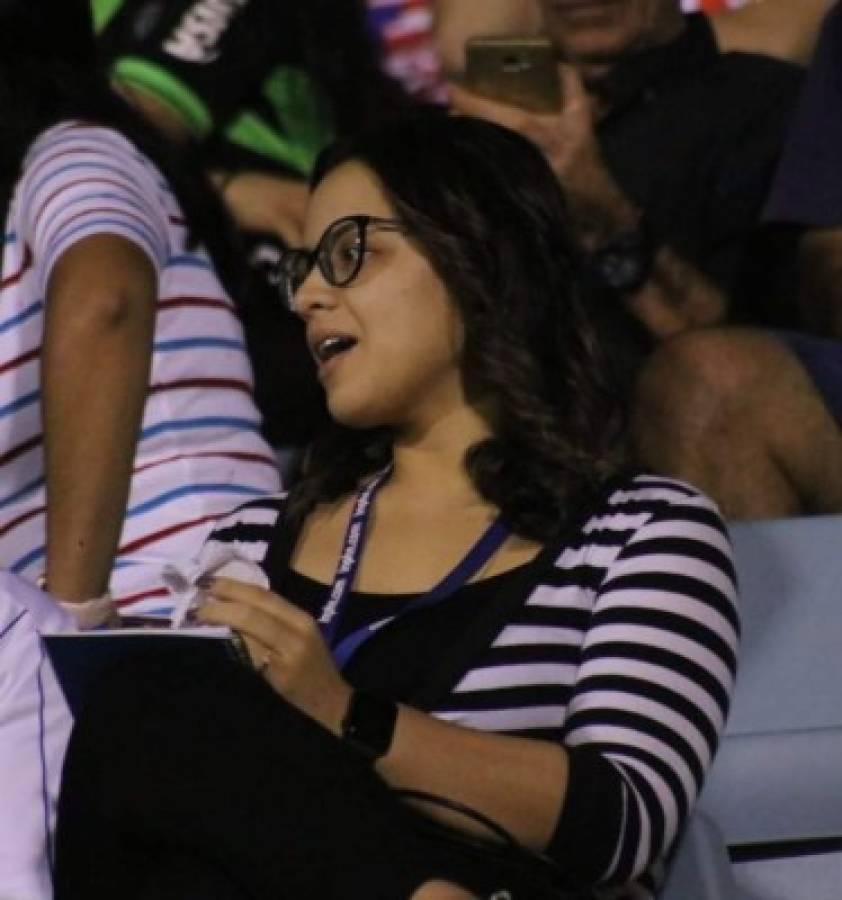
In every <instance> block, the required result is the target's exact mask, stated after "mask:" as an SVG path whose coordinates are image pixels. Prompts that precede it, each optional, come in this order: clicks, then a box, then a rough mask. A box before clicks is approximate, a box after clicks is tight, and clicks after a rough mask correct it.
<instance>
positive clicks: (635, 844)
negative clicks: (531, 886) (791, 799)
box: [554, 490, 739, 884]
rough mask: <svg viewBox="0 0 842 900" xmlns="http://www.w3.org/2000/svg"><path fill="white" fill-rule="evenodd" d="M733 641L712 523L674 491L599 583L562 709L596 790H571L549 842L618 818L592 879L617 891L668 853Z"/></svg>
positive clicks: (721, 712) (728, 686)
mask: <svg viewBox="0 0 842 900" xmlns="http://www.w3.org/2000/svg"><path fill="white" fill-rule="evenodd" d="M738 640H739V622H738V617H737V612H736V576H735V571H734V566H733V562H732V557H731V550H730V543H729V541H728V538H727V536H726V533H725V530H724V527H723V525H722V523H721V520H720V518H719V516H718V514H717V512H716V510H715V508H714V507H713V505H712V504H711V503H710V501H708V500H707V499H706V498H704V497H701V496H699V495H698V494H691V493H690V492H688V493H687V495H686V496H683V497H682V496H681V494H679V493H677V492H675V491H674V490H673V491H672V499H671V501H670V502H666V503H663V504H660V505H659V507H658V508H657V511H656V512H655V513H654V514H653V515H652V516H651V517H649V518H648V519H647V521H646V522H645V524H643V525H642V526H641V527H639V528H638V529H636V530H635V531H634V533H633V534H632V535H631V536H630V538H629V540H628V541H627V542H626V543H625V546H624V547H623V549H622V550H621V552H620V553H619V554H618V556H617V557H616V559H615V560H614V562H613V563H612V564H611V565H610V566H609V568H608V570H607V572H606V575H605V578H604V579H603V581H602V583H601V585H600V587H599V589H598V591H597V596H596V598H595V603H594V606H593V612H592V618H591V625H590V627H589V629H588V631H587V635H586V637H585V640H584V643H583V645H582V652H581V662H580V668H579V673H578V678H577V680H576V685H575V689H574V692H573V694H572V696H571V699H570V704H569V707H568V715H567V719H566V724H565V729H564V741H565V743H566V745H567V746H568V747H570V748H571V749H572V750H573V753H574V754H577V755H578V756H579V760H578V761H577V765H578V767H579V769H580V770H581V771H583V772H586V771H589V770H590V771H591V772H598V778H589V779H587V781H588V782H591V783H592V782H595V781H598V784H596V785H594V787H593V790H591V789H590V788H589V787H588V785H587V784H584V785H583V784H581V783H579V784H577V785H576V789H575V791H573V790H571V793H570V796H569V797H568V801H569V802H568V803H567V804H566V805H565V810H564V812H563V814H562V817H561V821H560V823H559V830H558V833H557V835H556V838H557V840H556V841H554V843H557V844H564V843H565V842H566V839H569V837H570V835H571V834H572V833H575V830H578V829H576V825H577V824H578V825H579V826H581V821H578V822H577V820H579V819H580V818H581V811H582V810H584V809H587V808H589V807H592V806H593V805H594V804H597V805H598V804H600V803H601V804H608V805H609V806H610V808H612V809H614V810H615V811H618V812H619V814H616V815H614V816H612V817H610V818H609V817H603V822H604V824H603V825H601V826H600V825H598V824H597V825H596V827H601V828H602V831H603V833H602V835H601V837H602V840H601V841H596V842H595V843H596V844H598V845H600V846H601V847H602V851H601V858H594V855H593V854H592V855H591V860H590V864H591V865H592V866H594V870H593V871H592V872H590V873H588V874H589V875H590V876H591V877H596V878H598V880H600V881H603V882H610V883H619V884H626V883H628V882H629V881H632V880H633V879H635V878H639V877H640V876H642V875H643V874H644V873H646V872H647V870H650V873H651V868H652V866H653V864H655V863H656V862H657V861H658V860H659V859H661V858H663V856H664V855H665V853H666V852H667V850H668V849H669V847H670V846H671V844H672V842H673V841H674V839H675V837H676V835H677V833H678V830H679V828H680V827H681V826H682V824H683V822H684V821H685V819H686V818H687V815H688V813H689V811H690V809H691V808H692V806H693V804H694V802H695V800H696V797H697V795H698V793H699V791H700V789H701V785H702V781H703V779H704V775H705V772H706V771H707V769H708V767H709V766H710V763H711V761H712V758H713V754H714V752H715V750H716V746H717V742H718V737H719V735H720V734H721V732H722V729H723V727H724V723H725V717H726V715H727V711H728V705H729V698H730V695H731V691H732V688H733V683H734V678H735V674H736V652H737V644H738ZM571 785H572V781H571ZM596 791H598V794H599V795H598V796H597V794H596ZM591 794H593V796H591ZM591 818H593V817H591ZM609 822H610V824H609ZM592 837H594V835H592Z"/></svg>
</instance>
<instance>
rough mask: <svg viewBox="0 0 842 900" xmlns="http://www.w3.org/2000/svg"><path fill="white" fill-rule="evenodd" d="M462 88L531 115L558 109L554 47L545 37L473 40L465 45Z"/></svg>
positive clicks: (477, 38)
mask: <svg viewBox="0 0 842 900" xmlns="http://www.w3.org/2000/svg"><path fill="white" fill-rule="evenodd" d="M465 86H466V87H467V88H468V89H469V90H470V91H472V92H473V93H475V94H478V95H479V96H481V97H485V98H486V99H488V100H495V101H497V102H498V103H506V104H508V105H510V106H518V107H521V108H523V109H527V110H530V111H531V112H538V113H542V112H543V113H550V112H558V111H559V110H560V109H561V104H562V96H561V83H560V80H559V74H558V60H557V58H556V51H555V47H554V45H553V43H552V41H550V40H549V39H548V38H545V37H534V36H533V37H474V38H471V39H470V40H469V41H468V42H467V44H466V69H465Z"/></svg>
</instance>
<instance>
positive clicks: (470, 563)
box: [318, 466, 509, 669]
mask: <svg viewBox="0 0 842 900" xmlns="http://www.w3.org/2000/svg"><path fill="white" fill-rule="evenodd" d="M391 474H392V469H391V466H390V467H389V468H387V469H384V470H383V471H382V472H380V473H379V474H378V475H376V476H375V477H374V478H373V479H372V480H371V481H370V482H369V483H368V484H367V485H365V486H364V487H363V488H361V490H360V492H359V493H358V494H357V499H356V502H355V503H354V509H353V511H352V512H351V519H350V521H349V522H348V528H347V531H346V532H345V541H344V543H343V545H342V554H341V556H340V557H339V563H338V565H337V567H336V574H335V575H334V577H333V585H332V586H331V589H330V594H329V595H328V599H327V601H326V602H325V605H324V607H323V608H322V612H321V615H320V616H319V618H318V622H319V627H320V628H321V630H322V635H323V636H324V639H325V641H326V642H327V644H328V646H329V647H330V652H331V654H332V656H333V658H334V660H335V662H336V664H337V665H338V666H339V668H340V669H342V668H344V667H345V664H346V663H347V662H348V660H349V659H350V658H351V657H352V656H353V655H354V653H355V652H356V651H357V649H358V648H359V647H360V646H361V645H362V644H364V643H365V642H366V641H367V640H368V639H369V638H370V637H371V636H372V635H373V634H374V633H375V632H376V631H378V630H379V629H380V628H382V627H383V626H384V625H387V624H388V623H389V622H391V621H392V620H393V619H395V618H396V616H388V617H387V618H385V619H380V620H379V621H377V622H372V623H371V624H370V625H364V626H363V627H362V628H358V629H357V630H356V631H353V632H352V633H351V634H349V635H347V636H346V637H344V638H343V639H342V640H341V641H338V642H337V641H336V633H337V630H338V628H339V623H340V621H341V619H342V614H343V612H344V610H345V603H346V601H347V599H348V595H349V594H350V592H351V588H352V587H353V586H354V579H355V578H356V575H357V569H358V568H359V564H360V559H361V558H362V553H363V548H364V547H365V540H366V530H367V527H368V523H369V520H370V518H371V506H372V503H373V502H374V498H375V497H376V496H377V492H378V491H379V490H380V488H381V487H382V486H383V484H384V483H385V482H386V480H387V479H388V478H389V476H390V475H391ZM508 536H509V531H508V529H507V528H506V526H505V525H504V524H503V521H502V517H500V516H498V517H497V518H496V519H495V520H494V521H493V522H492V523H491V525H489V527H488V528H487V529H486V531H485V533H484V534H483V535H482V537H480V539H479V540H478V541H477V542H476V544H474V546H473V547H471V549H470V550H469V551H468V552H467V554H466V555H465V557H464V559H463V560H462V561H461V562H459V563H458V564H457V565H456V567H455V568H454V569H453V571H452V572H450V573H449V574H448V575H445V577H444V578H443V579H442V580H441V581H440V582H439V583H438V584H437V585H436V586H435V587H434V588H432V590H430V591H428V592H427V593H426V594H423V595H421V596H420V597H416V599H415V600H413V601H412V602H411V603H409V604H408V605H407V606H405V607H404V608H403V610H402V611H401V613H400V615H405V614H406V613H408V612H414V611H415V610H418V609H425V608H426V607H428V606H433V605H434V604H436V603H441V601H442V600H446V599H447V598H448V597H450V596H452V595H453V594H454V593H455V592H456V591H458V590H459V588H461V587H462V586H463V585H464V584H466V583H467V582H468V580H469V579H470V578H471V577H472V576H473V575H475V574H476V573H477V572H478V571H479V570H480V569H481V568H482V567H483V566H484V565H485V564H486V563H487V562H488V560H489V559H491V557H492V556H493V555H494V553H495V552H496V551H497V550H498V549H499V548H500V546H501V545H502V544H503V542H504V541H505V540H506V538H507V537H508Z"/></svg>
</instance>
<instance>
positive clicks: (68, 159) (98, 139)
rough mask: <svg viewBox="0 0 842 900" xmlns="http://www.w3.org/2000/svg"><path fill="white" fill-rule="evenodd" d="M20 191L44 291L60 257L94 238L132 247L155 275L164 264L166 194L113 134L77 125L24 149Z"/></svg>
mask: <svg viewBox="0 0 842 900" xmlns="http://www.w3.org/2000/svg"><path fill="white" fill-rule="evenodd" d="M19 190H20V191H21V201H22V202H21V209H23V210H25V215H24V234H23V237H24V239H25V241H26V243H27V245H28V246H29V247H30V248H31V250H32V252H33V255H34V257H35V258H36V259H37V260H39V266H40V269H41V272H42V273H43V279H44V283H43V284H42V285H41V288H42V289H44V288H45V287H46V283H47V280H48V278H49V273H50V272H51V270H52V268H53V266H54V265H55V263H56V262H57V260H58V259H59V258H60V257H61V255H62V254H63V253H64V252H65V251H66V250H67V249H68V248H69V247H70V246H72V245H73V244H74V243H76V242H77V241H79V240H81V239H83V238H86V237H90V236H92V235H97V234H112V235H119V236H120V237H123V238H125V239H126V240H128V241H131V242H132V243H134V244H136V245H137V246H139V247H140V248H141V249H142V250H143V251H144V252H145V253H146V255H147V256H148V257H149V259H150V260H151V262H152V265H153V266H154V268H155V270H156V271H158V270H159V269H160V268H161V267H163V266H164V265H165V264H166V261H167V259H168V257H169V256H170V252H169V239H168V233H169V232H168V221H167V215H166V212H165V206H164V204H163V203H162V202H161V197H162V194H165V193H167V192H168V188H167V187H166V185H165V183H164V182H163V180H162V178H161V176H160V175H158V173H157V171H156V170H155V169H154V168H153V167H152V165H151V164H150V163H149V162H148V161H147V160H146V159H145V158H144V157H142V156H141V155H140V154H139V153H138V152H137V150H135V149H134V147H133V146H132V145H131V144H130V143H129V142H128V141H126V140H125V138H123V137H122V136H121V135H119V134H118V133H116V132H114V131H111V130H109V129H107V128H98V127H89V126H85V125H81V124H70V125H61V126H57V127H55V128H51V129H50V130H49V131H47V132H45V133H44V134H43V135H42V136H41V137H40V138H39V139H38V140H37V141H36V142H35V144H34V145H33V146H32V148H31V149H30V151H29V153H28V155H27V158H26V162H25V170H24V174H23V177H22V179H21V183H20V187H19Z"/></svg>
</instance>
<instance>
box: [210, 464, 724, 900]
mask: <svg viewBox="0 0 842 900" xmlns="http://www.w3.org/2000/svg"><path fill="white" fill-rule="evenodd" d="M282 509H283V498H280V497H279V498H266V499H263V500H260V501H254V502H251V503H249V504H247V505H245V506H243V507H242V508H241V509H239V510H237V511H235V512H233V513H231V514H230V515H229V516H228V517H226V518H224V519H221V520H220V522H219V524H218V527H217V529H216V531H215V532H214V533H213V534H212V535H211V538H210V541H211V545H213V544H219V545H224V546H233V547H236V548H237V550H238V551H239V552H240V553H241V554H242V555H243V556H246V557H249V558H251V559H252V560H254V561H255V562H259V563H261V564H262V565H263V566H264V568H265V569H266V571H267V575H269V577H270V579H271V581H272V583H273V584H278V583H279V582H283V583H286V584H293V583H295V582H296V581H298V582H300V581H301V579H302V578H303V576H301V575H298V574H297V573H293V574H294V575H295V576H296V577H295V578H292V579H289V578H288V577H286V578H285V573H283V572H275V571H272V566H271V564H270V563H269V560H270V559H272V557H271V556H270V557H267V551H268V548H269V546H270V545H271V544H272V543H273V542H274V541H277V540H281V539H282V537H283V534H282V532H281V530H280V526H279V525H278V522H279V515H280V512H281V510H282ZM549 556H550V559H549V561H548V562H547V564H546V565H545V566H544V567H543V568H542V569H540V570H539V571H536V572H535V573H534V578H533V580H532V583H531V584H520V585H518V589H519V590H520V591H522V598H521V602H520V603H519V604H515V605H514V607H513V608H514V612H513V613H512V614H511V616H510V620H509V621H508V623H507V624H505V625H504V626H503V627H502V628H501V630H500V631H499V633H498V634H497V636H496V638H494V639H493V640H491V641H490V643H489V644H488V646H485V647H483V648H480V649H478V650H477V651H476V652H475V655H474V656H473V657H472V658H470V659H467V658H466V659H465V660H464V669H463V672H462V675H461V677H457V679H456V682H455V684H454V687H453V688H452V689H451V690H450V692H449V693H448V694H446V695H445V696H443V697H441V698H440V699H439V700H438V701H437V702H435V704H434V708H432V709H430V710H428V711H429V712H430V713H431V714H432V715H434V716H436V717H437V718H439V719H442V720H445V721H448V722H452V723H454V724H457V725H461V726H463V727H465V728H473V729H477V730H480V731H487V732H498V733H506V734H516V735H519V736H522V737H527V738H534V739H536V740H546V741H554V742H559V743H562V744H563V745H564V746H566V747H567V748H568V749H569V750H571V751H572V753H573V757H571V758H575V762H576V764H575V765H572V768H571V773H572V774H571V781H570V784H569V785H568V790H567V800H566V804H565V808H564V810H563V811H562V814H561V818H560V822H559V826H558V828H557V831H556V835H555V837H554V838H553V841H552V842H551V845H550V847H549V848H548V852H550V853H552V855H553V856H554V857H555V858H556V859H557V861H558V863H559V864H560V865H561V867H562V869H569V871H570V874H571V875H572V874H574V873H575V876H576V878H577V880H578V881H581V882H584V883H588V884H592V885H595V886H596V887H597V891H596V894H595V896H598V897H600V898H604V900H608V898H612V900H614V898H622V900H652V898H653V897H654V896H655V894H656V892H657V889H658V886H659V885H660V883H661V881H662V878H663V871H664V861H665V859H666V858H667V855H668V853H669V850H670V848H671V847H672V845H673V842H674V841H675V838H676V836H677V835H678V834H679V832H680V830H681V828H682V826H683V824H684V823H685V822H686V821H687V817H688V815H689V813H690V811H691V809H692V808H693V804H694V803H695V801H696V798H697V796H698V794H699V791H700V789H701V786H702V783H703V780H704V777H705V773H706V771H707V770H708V768H709V767H710V764H711V761H712V759H713V756H714V754H715V752H716V747H717V744H718V741H719V735H720V734H721V733H722V730H723V728H724V724H725V719H726V716H727V713H728V708H729V702H730V697H731V693H732V690H733V686H734V677H735V672H736V665H737V645H738V639H739V620H738V614H737V608H736V576H735V571H734V566H733V561H732V553H731V547H730V542H729V540H728V536H727V533H726V531H725V527H724V525H723V523H722V520H721V519H720V516H719V514H718V512H717V510H716V508H715V506H714V505H713V504H712V503H711V501H710V500H708V499H707V498H706V497H704V496H702V495H701V494H699V493H698V492H697V491H695V490H694V489H693V488H691V487H690V486H688V485H686V484H683V483H681V482H678V481H674V480H671V479H665V478H657V477H654V476H651V475H638V476H636V477H630V478H629V479H627V480H626V481H624V482H622V483H618V484H615V485H614V486H613V488H612V489H611V490H608V491H607V493H606V496H605V498H604V500H603V502H602V503H601V504H599V505H597V507H596V508H594V509H593V511H592V513H591V515H590V516H589V517H588V518H587V521H586V522H585V523H584V524H583V525H582V526H581V527H580V528H578V529H577V530H575V532H574V533H572V534H567V535H565V537H564V538H563V539H561V540H559V541H558V542H557V544H556V545H555V546H553V547H552V551H551V553H550V554H549ZM481 584H482V582H476V583H474V584H471V585H469V586H468V588H470V589H471V596H470V597H468V598H466V599H464V600H462V601H456V600H455V598H454V600H453V601H452V609H451V612H450V614H449V615H450V618H449V619H448V618H447V616H443V615H438V616H437V617H436V618H433V617H432V611H433V610H435V607H433V608H431V609H429V610H427V611H418V612H413V613H410V614H407V615H406V620H405V621H404V622H403V625H402V624H401V622H402V619H401V616H400V615H398V616H397V618H396V619H395V622H394V625H392V626H387V627H386V628H384V629H381V630H380V631H379V632H378V636H377V637H376V638H374V639H373V640H372V645H371V647H370V650H369V658H368V660H367V665H368V670H369V676H368V677H371V672H372V671H373V670H374V668H375V662H376V660H375V657H377V658H378V659H379V660H380V662H381V670H382V671H384V672H386V671H387V669H386V668H385V667H386V666H388V665H390V662H389V659H390V655H391V656H395V655H397V656H398V657H399V658H400V663H399V664H400V666H402V667H404V668H408V667H414V666H415V665H416V663H417V660H415V659H414V658H413V657H414V655H415V654H416V651H415V650H414V649H413V644H414V645H415V646H417V648H418V650H417V654H418V655H419V656H420V657H422V659H421V665H422V666H426V667H430V666H435V662H436V660H437V659H438V658H439V657H440V656H441V655H442V653H444V654H445V655H447V650H448V647H449V642H451V641H452V640H453V635H454V634H460V633H461V632H462V631H463V630H464V629H466V628H469V627H470V622H471V619H470V616H467V614H468V613H470V609H468V610H467V611H466V610H464V609H463V610H462V611H461V612H460V611H459V609H458V606H459V603H463V604H464V603H465V602H467V603H468V604H470V605H474V604H476V603H477V602H481V600H482V596H481V594H480V591H479V586H480V585H481ZM463 590H464V589H463ZM327 593H328V587H327V586H324V590H323V592H322V593H321V600H320V602H324V600H325V599H326V597H327ZM401 596H403V597H404V598H406V596H407V595H399V596H398V597H394V596H381V595H366V594H357V593H352V594H351V595H350V598H349V606H350V605H352V604H353V603H354V601H357V602H359V603H360V604H361V605H366V606H367V607H368V609H369V610H370V619H371V621H377V620H378V619H380V618H382V617H383V615H384V610H388V611H390V612H392V611H395V604H396V601H400V600H401ZM378 598H379V601H380V602H375V601H376V600H377V599H378ZM287 599H288V600H290V601H291V602H293V603H297V604H298V605H300V606H302V607H303V608H305V609H308V607H309V606H310V605H311V604H310V603H308V602H307V598H306V597H304V596H302V595H301V594H298V595H296V594H293V593H290V596H288V597H287ZM448 602H449V603H450V602H451V601H448ZM447 605H448V604H447V603H444V604H442V607H445V606H447ZM318 608H320V607H318ZM308 611H312V610H309V609H308ZM442 612H445V610H443V609H442ZM466 616H467V617H466ZM410 618H412V622H410ZM401 627H403V628H404V629H405V633H404V637H403V638H401V637H400V636H399V635H397V634H395V635H393V636H392V638H391V639H390V638H389V636H388V631H389V628H393V629H395V630H397V629H398V628H401ZM408 637H412V640H411V641H410V640H408V639H407V638H408ZM390 640H391V642H392V643H391V646H390V643H389V642H390ZM377 641H379V642H380V643H379V644H377V643H376V642H377ZM392 662H393V660H392ZM352 669H353V659H352V663H351V666H350V667H349V669H348V670H347V676H348V677H349V679H350V680H351V681H352V682H353V677H352ZM380 687H381V690H383V689H384V687H383V685H382V684H381V686H380Z"/></svg>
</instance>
